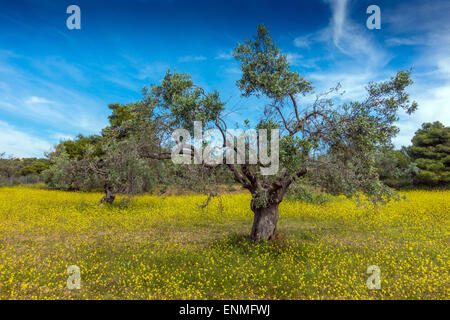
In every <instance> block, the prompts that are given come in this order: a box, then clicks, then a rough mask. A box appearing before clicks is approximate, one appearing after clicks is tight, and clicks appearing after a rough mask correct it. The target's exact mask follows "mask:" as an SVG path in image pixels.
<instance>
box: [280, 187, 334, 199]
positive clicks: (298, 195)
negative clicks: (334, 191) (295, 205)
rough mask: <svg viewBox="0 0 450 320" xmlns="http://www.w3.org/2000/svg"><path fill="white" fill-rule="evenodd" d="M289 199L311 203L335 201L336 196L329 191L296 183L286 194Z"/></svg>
mask: <svg viewBox="0 0 450 320" xmlns="http://www.w3.org/2000/svg"><path fill="white" fill-rule="evenodd" d="M286 197H287V199H289V200H295V201H303V202H306V203H311V204H324V203H327V202H330V201H334V199H335V198H334V197H333V196H332V195H330V194H328V193H325V192H320V191H316V190H314V189H313V188H311V187H309V186H307V185H305V184H301V183H296V184H294V185H292V186H291V187H290V188H289V191H288V193H287V194H286Z"/></svg>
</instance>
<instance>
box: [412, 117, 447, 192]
mask: <svg viewBox="0 0 450 320" xmlns="http://www.w3.org/2000/svg"><path fill="white" fill-rule="evenodd" d="M411 141H412V146H410V147H408V148H407V152H408V154H409V156H410V157H411V159H412V160H413V161H414V162H415V163H416V164H417V167H418V168H419V169H420V170H419V172H418V174H417V176H416V177H415V182H416V184H418V185H420V184H424V185H429V186H445V185H448V184H449V183H450V127H446V126H444V125H443V124H442V123H440V122H439V121H436V122H433V123H424V124H422V128H421V129H419V130H417V131H416V134H415V136H414V137H413V138H412V140H411Z"/></svg>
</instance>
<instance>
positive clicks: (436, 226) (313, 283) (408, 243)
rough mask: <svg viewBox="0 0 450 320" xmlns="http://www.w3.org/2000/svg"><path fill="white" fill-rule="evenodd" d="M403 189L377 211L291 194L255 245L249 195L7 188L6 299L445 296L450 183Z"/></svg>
mask: <svg viewBox="0 0 450 320" xmlns="http://www.w3.org/2000/svg"><path fill="white" fill-rule="evenodd" d="M402 195H405V196H406V200H402V201H400V202H391V203H389V204H388V205H387V206H385V207H380V208H378V209H376V210H375V209H369V208H365V207H362V206H357V205H356V204H355V203H354V202H352V201H351V200H346V199H336V201H333V202H329V203H326V204H323V205H311V204H306V203H302V202H289V201H284V202H283V203H282V204H281V206H280V221H279V225H278V231H279V238H278V239H277V240H276V241H274V242H272V243H268V244H267V243H258V244H253V243H251V242H250V241H249V240H248V238H247V234H249V232H250V228H251V223H252V218H253V217H252V212H251V211H250V208H249V206H250V205H249V203H250V196H249V195H247V194H230V195H224V196H221V197H220V198H214V199H213V200H212V201H211V203H210V204H209V206H207V207H206V208H205V209H201V208H200V207H199V205H200V204H202V203H204V201H205V199H206V197H205V196H202V195H195V196H192V195H190V196H168V197H158V196H150V195H145V196H139V197H136V198H134V199H132V200H131V201H128V199H127V198H125V197H119V198H118V199H117V200H116V203H115V204H114V205H112V206H109V207H98V206H97V203H98V200H99V199H100V198H101V196H102V195H101V194H100V193H76V192H62V191H50V190H44V189H40V188H37V187H5V188H0V298H1V299H449V298H450V281H449V280H450V275H449V270H450V264H449V236H450V232H449V231H450V228H449V212H450V206H449V203H450V201H449V200H450V191H408V192H402ZM70 265H76V266H78V267H79V268H80V270H81V289H80V290H77V289H73V290H69V289H68V288H67V279H68V277H69V276H68V275H67V274H66V270H67V267H68V266H70ZM370 265H376V266H378V267H379V268H380V270H381V275H380V278H381V289H379V290H376V289H375V290H371V289H368V287H367V285H366V281H367V279H368V277H369V276H370V274H367V273H366V270H367V268H368V267H369V266H370Z"/></svg>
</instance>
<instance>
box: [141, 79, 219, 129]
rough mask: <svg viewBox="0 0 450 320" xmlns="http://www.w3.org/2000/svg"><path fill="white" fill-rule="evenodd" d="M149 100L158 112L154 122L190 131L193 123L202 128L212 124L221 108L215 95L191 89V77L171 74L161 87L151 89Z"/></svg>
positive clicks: (192, 84)
mask: <svg viewBox="0 0 450 320" xmlns="http://www.w3.org/2000/svg"><path fill="white" fill-rule="evenodd" d="M148 99H149V100H151V101H152V102H153V103H154V104H155V106H156V108H157V110H158V112H159V114H158V116H157V118H159V119H161V120H162V121H164V122H166V125H167V126H169V127H182V128H184V129H187V130H190V131H192V130H193V126H194V121H202V122H203V123H204V124H207V123H208V122H210V121H215V120H216V119H217V117H218V115H219V114H220V112H222V111H223V105H224V103H223V102H221V101H220V98H219V93H218V92H217V91H214V92H212V93H206V92H205V91H204V90H203V89H202V88H200V87H198V86H196V85H194V82H193V81H192V78H191V76H190V75H188V74H183V73H179V72H176V71H174V72H171V71H170V70H169V71H167V73H166V75H165V77H164V79H163V80H162V82H161V84H160V85H154V86H152V88H151V92H150V95H149V97H148Z"/></svg>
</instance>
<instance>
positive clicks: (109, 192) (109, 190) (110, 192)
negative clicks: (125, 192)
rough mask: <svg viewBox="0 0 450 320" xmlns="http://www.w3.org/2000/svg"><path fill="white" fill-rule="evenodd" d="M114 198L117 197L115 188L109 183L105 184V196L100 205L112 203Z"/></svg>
mask: <svg viewBox="0 0 450 320" xmlns="http://www.w3.org/2000/svg"><path fill="white" fill-rule="evenodd" d="M114 199H116V193H115V191H114V188H113V187H111V186H110V185H109V184H105V196H104V197H103V198H101V199H100V203H99V205H100V206H101V205H102V204H104V203H107V204H112V203H113V202H114Z"/></svg>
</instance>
